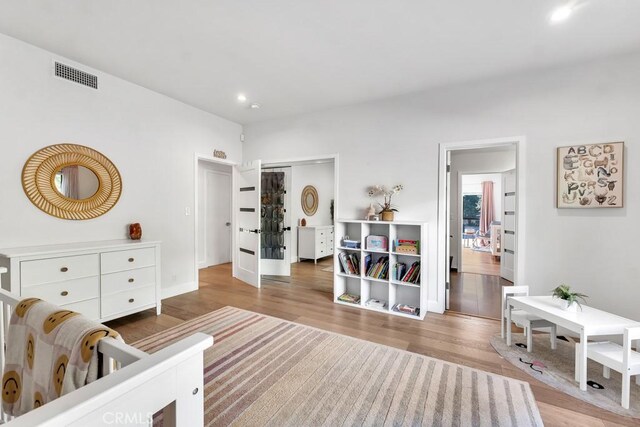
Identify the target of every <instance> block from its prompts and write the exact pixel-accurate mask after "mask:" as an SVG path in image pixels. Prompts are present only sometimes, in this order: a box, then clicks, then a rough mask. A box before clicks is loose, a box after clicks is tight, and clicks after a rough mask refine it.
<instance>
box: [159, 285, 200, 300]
mask: <svg viewBox="0 0 640 427" xmlns="http://www.w3.org/2000/svg"><path fill="white" fill-rule="evenodd" d="M197 290H198V284H197V283H195V282H186V283H179V284H177V285H173V286H169V287H163V288H162V289H161V292H160V293H161V295H162V296H161V299H166V298H171V297H175V296H176V295H182V294H186V293H187V292H193V291H197Z"/></svg>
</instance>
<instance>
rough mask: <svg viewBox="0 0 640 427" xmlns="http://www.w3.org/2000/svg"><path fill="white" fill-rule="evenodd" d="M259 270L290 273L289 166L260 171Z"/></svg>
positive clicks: (266, 272) (285, 274) (266, 274)
mask: <svg viewBox="0 0 640 427" xmlns="http://www.w3.org/2000/svg"><path fill="white" fill-rule="evenodd" d="M261 176H262V182H261V184H260V192H261V195H262V197H261V213H260V215H261V235H260V240H261V244H260V264H261V266H260V272H261V273H262V274H263V275H265V276H291V202H290V201H291V168H269V169H263V170H262V172H261Z"/></svg>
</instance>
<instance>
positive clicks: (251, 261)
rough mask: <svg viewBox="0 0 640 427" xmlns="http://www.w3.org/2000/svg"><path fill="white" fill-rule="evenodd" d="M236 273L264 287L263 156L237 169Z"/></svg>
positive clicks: (243, 279) (234, 182)
mask: <svg viewBox="0 0 640 427" xmlns="http://www.w3.org/2000/svg"><path fill="white" fill-rule="evenodd" d="M233 170H234V180H233V186H234V188H233V192H234V195H235V199H236V201H235V204H234V207H233V209H234V218H235V221H234V227H235V230H234V234H235V249H234V252H235V253H234V263H233V277H236V278H238V279H240V280H242V281H243V282H246V283H248V284H250V285H253V286H255V287H257V288H259V287H260V160H254V161H253V162H248V163H244V164H242V165H241V166H236V167H235V168H234V169H233Z"/></svg>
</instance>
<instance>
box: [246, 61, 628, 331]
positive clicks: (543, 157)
mask: <svg viewBox="0 0 640 427" xmlns="http://www.w3.org/2000/svg"><path fill="white" fill-rule="evenodd" d="M639 69H640V55H639V54H634V55H629V56H621V57H614V58H607V59H605V60H601V61H598V62H593V63H585V64H581V65H578V66H572V67H570V68H564V69H558V70H551V71H542V70H534V71H532V72H530V73H528V74H522V75H518V76H515V77H500V78H496V79H494V80H490V81H484V82H479V83H469V84H465V85H459V86H456V87H452V88H442V89H438V90H431V91H428V92H423V93H415V94H411V95H406V96H400V97H397V98H393V99H387V100H382V101H377V102H370V103H365V104H360V105H355V106H348V107H341V108H336V109H332V110H329V111H323V112H318V113H313V114H306V115H302V116H298V117H293V118H286V119H282V120H276V121H269V122H264V123H257V124H254V125H250V126H247V127H245V135H246V141H247V142H246V143H245V145H244V150H243V157H244V158H245V159H255V158H263V159H268V158H269V157H271V156H273V158H274V159H277V158H283V157H285V156H286V157H293V156H297V157H302V156H310V155H315V154H325V153H339V155H340V163H339V168H340V169H339V180H340V194H339V195H338V201H339V204H338V209H339V217H342V218H356V217H359V216H360V212H362V209H363V208H365V207H366V206H368V202H369V200H368V198H367V196H366V193H365V189H366V187H367V186H368V185H372V184H376V183H381V184H395V183H398V182H399V183H403V184H404V185H405V191H404V192H403V193H400V194H399V195H398V197H397V199H395V200H394V201H395V202H396V203H397V205H398V206H399V209H400V212H399V214H398V215H397V219H398V220H403V219H406V220H410V219H416V220H417V219H420V220H426V221H429V223H430V226H429V240H430V243H431V244H430V245H429V249H428V250H429V253H428V257H429V265H428V268H429V271H428V280H429V298H430V299H431V300H433V299H435V298H436V293H435V291H436V261H437V260H436V255H437V253H436V241H437V239H436V237H437V234H436V233H437V224H436V221H437V204H438V199H437V197H438V196H437V192H438V143H440V142H453V141H467V140H476V139H485V138H496V137H508V136H514V135H526V138H527V141H526V146H525V147H524V152H523V155H524V158H525V161H524V163H525V173H526V174H527V179H526V186H527V188H526V197H527V200H526V208H525V211H524V213H525V214H526V216H527V221H526V236H527V241H526V242H525V246H526V247H525V249H526V255H525V256H526V260H525V261H526V262H525V266H526V268H525V271H524V272H521V273H523V277H522V279H523V280H522V284H525V283H526V284H528V285H530V286H531V287H532V292H533V293H538V294H548V293H549V290H550V289H552V288H553V287H555V286H556V285H558V284H560V283H567V284H570V285H572V286H573V287H574V288H576V290H578V291H581V292H584V293H586V294H588V295H589V296H590V298H589V303H590V304H591V305H594V306H597V307H601V308H603V309H608V310H612V311H614V312H616V313H619V314H621V315H625V316H629V317H632V318H635V319H636V320H640V311H639V310H638V304H637V301H640V286H638V283H637V282H638V277H640V264H639V263H638V262H637V254H638V250H637V239H636V235H635V233H633V230H634V229H636V228H637V223H638V218H640V197H639V191H640V190H639V188H638V185H637V183H638V182H640V168H639V167H638V165H639V164H640V151H639V150H637V147H638V141H639V140H640V120H638V117H640V103H639V102H638V99H640V73H638V72H637V70H639ZM619 140H623V141H625V142H626V146H627V153H626V159H625V164H626V165H627V168H626V177H625V178H626V185H625V191H626V195H625V207H624V208H620V209H601V210H597V209H592V210H569V209H565V210H559V209H556V208H555V203H554V188H555V173H554V172H555V154H556V147H558V146H563V145H569V144H572V143H592V142H602V141H619ZM621 296H622V297H621Z"/></svg>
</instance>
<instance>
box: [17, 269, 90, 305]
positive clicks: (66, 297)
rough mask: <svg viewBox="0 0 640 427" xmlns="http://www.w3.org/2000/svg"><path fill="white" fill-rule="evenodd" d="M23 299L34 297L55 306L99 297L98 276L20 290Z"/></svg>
mask: <svg viewBox="0 0 640 427" xmlns="http://www.w3.org/2000/svg"><path fill="white" fill-rule="evenodd" d="M21 294H22V295H21V296H22V297H23V298H27V297H36V298H40V299H41V300H44V301H47V302H50V303H51V304H55V305H65V304H70V303H74V302H78V301H83V300H86V299H90V298H98V297H99V296H100V283H99V279H98V276H94V277H85V278H82V279H74V280H67V281H65V282H58V283H46V284H44V285H38V286H29V287H26V288H22V292H21Z"/></svg>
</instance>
